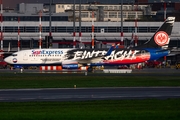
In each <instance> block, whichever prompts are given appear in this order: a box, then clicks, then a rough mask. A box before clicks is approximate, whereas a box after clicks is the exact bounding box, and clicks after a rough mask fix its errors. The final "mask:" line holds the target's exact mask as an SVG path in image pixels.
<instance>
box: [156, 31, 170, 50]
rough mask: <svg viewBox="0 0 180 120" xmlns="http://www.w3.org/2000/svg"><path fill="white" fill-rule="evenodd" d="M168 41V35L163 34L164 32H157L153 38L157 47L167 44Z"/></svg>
mask: <svg viewBox="0 0 180 120" xmlns="http://www.w3.org/2000/svg"><path fill="white" fill-rule="evenodd" d="M168 39H169V37H168V34H167V33H166V32H164V31H159V32H157V33H156V34H155V36H154V41H155V42H156V44H158V45H159V46H164V45H166V44H167V43H168Z"/></svg>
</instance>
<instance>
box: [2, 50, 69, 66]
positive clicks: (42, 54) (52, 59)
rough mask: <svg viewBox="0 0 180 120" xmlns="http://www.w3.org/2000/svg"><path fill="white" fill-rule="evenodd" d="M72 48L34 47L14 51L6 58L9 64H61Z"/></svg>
mask: <svg viewBox="0 0 180 120" xmlns="http://www.w3.org/2000/svg"><path fill="white" fill-rule="evenodd" d="M68 50H70V49H33V50H23V51H19V52H15V53H13V54H12V55H11V56H9V57H7V58H5V61H6V62H7V63H9V64H24V65H28V64H34V65H36V64H42V65H43V64H61V63H62V62H63V61H64V60H65V59H66V57H67V54H66V53H67V51H68Z"/></svg>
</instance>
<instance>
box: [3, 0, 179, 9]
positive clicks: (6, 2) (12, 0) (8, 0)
mask: <svg viewBox="0 0 180 120" xmlns="http://www.w3.org/2000/svg"><path fill="white" fill-rule="evenodd" d="M2 1H3V6H4V7H6V8H7V7H9V8H15V7H16V5H17V4H18V3H49V1H50V0H2ZM52 1H54V2H55V3H70V2H71V3H72V2H73V1H74V0H52ZM75 1H76V3H79V1H80V0H75ZM92 1H98V2H101V3H109V4H117V3H121V0H81V2H82V3H87V2H92ZM123 1H124V2H132V1H134V0H123ZM148 1H149V2H154V1H156V2H157V1H162V0H148ZM163 1H171V2H175V1H178V2H180V0H163Z"/></svg>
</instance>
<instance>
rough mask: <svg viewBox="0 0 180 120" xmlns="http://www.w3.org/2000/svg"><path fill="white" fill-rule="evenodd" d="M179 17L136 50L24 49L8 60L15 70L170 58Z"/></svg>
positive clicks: (114, 64)
mask: <svg viewBox="0 0 180 120" xmlns="http://www.w3.org/2000/svg"><path fill="white" fill-rule="evenodd" d="M174 22H175V17H168V18H167V19H166V20H165V21H164V23H163V24H162V25H161V27H159V29H158V30H157V31H156V32H155V34H154V35H153V36H152V37H151V39H150V40H148V41H147V42H146V43H144V44H143V45H139V46H136V47H132V48H123V49H122V48H119V47H117V46H118V45H116V46H115V47H110V48H109V49H108V48H104V49H103V48H101V49H80V48H58V49H31V50H21V51H18V52H15V53H13V54H12V55H10V56H8V57H6V58H5V61H6V62H7V63H9V64H10V65H13V66H14V67H18V66H20V67H24V66H54V65H61V66H62V68H64V69H77V68H79V67H83V66H88V69H87V70H88V71H92V67H93V66H117V65H130V64H137V63H142V62H146V61H150V60H157V59H159V58H161V57H164V56H167V55H168V54H169V53H170V50H169V49H167V47H168V44H169V42H170V35H171V32H172V28H173V25H174Z"/></svg>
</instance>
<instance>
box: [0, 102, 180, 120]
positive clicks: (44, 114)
mask: <svg viewBox="0 0 180 120" xmlns="http://www.w3.org/2000/svg"><path fill="white" fill-rule="evenodd" d="M179 101H180V99H165V100H158V99H145V100H105V101H81V102H13V103H11V102H0V116H1V119H2V120H35V119H37V120H64V119H69V120H72V119H73V120H76V119H78V120H79V119H80V120H81V119H86V120H92V119H95V120H109V119H111V120H117V119H122V120H179V118H180V102H179Z"/></svg>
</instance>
